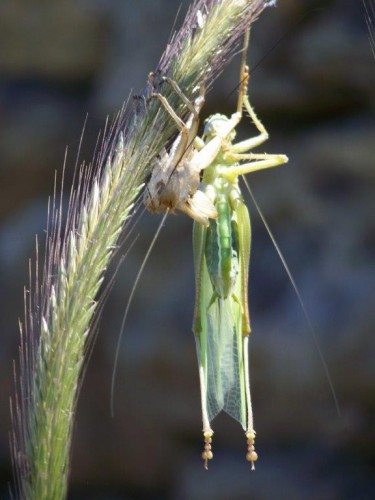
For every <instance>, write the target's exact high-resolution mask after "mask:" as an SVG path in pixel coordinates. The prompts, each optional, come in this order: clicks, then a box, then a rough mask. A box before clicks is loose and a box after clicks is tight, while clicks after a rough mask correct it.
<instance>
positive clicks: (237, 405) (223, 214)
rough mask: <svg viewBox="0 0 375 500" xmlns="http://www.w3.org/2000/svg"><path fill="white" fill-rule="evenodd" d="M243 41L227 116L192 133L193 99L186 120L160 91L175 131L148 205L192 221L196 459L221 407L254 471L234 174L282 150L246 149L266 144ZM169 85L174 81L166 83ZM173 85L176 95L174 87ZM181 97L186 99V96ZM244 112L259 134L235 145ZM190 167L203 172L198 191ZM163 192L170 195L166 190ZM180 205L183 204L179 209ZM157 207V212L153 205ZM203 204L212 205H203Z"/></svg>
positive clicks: (243, 245)
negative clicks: (234, 98) (238, 430)
mask: <svg viewBox="0 0 375 500" xmlns="http://www.w3.org/2000/svg"><path fill="white" fill-rule="evenodd" d="M248 41H249V32H247V33H246V36H245V42H244V50H243V58H242V64H241V72H240V85H239V96H238V103H237V110H236V112H235V113H233V114H232V116H231V117H227V116H225V115H221V114H214V115H212V116H210V117H209V118H208V119H207V120H206V122H205V127H204V133H203V136H202V138H198V137H195V139H194V134H196V130H197V119H198V114H199V111H200V103H199V104H198V102H197V101H196V102H195V104H190V105H189V106H188V107H189V109H190V111H191V115H190V118H189V120H188V122H187V123H186V125H185V124H183V123H181V120H180V119H179V118H178V117H175V116H174V112H173V110H171V109H170V108H169V105H168V103H167V102H166V101H165V99H164V98H163V97H162V96H158V98H159V100H160V101H161V102H162V104H163V105H164V107H165V108H166V109H167V111H168V112H169V113H170V115H171V116H173V117H174V119H175V121H176V123H177V124H179V128H180V131H181V132H180V135H179V137H178V138H177V139H176V142H175V143H174V144H173V145H172V148H171V151H170V153H169V154H168V153H164V157H163V156H162V157H161V158H160V160H158V163H156V164H155V170H154V171H153V174H152V177H151V180H150V183H149V186H148V189H147V192H148V195H147V201H146V204H147V206H148V207H149V208H150V207H151V211H153V212H155V211H163V210H174V209H175V208H178V209H180V210H183V211H184V212H185V213H187V214H188V215H190V216H191V217H192V218H193V219H194V229H193V246H194V266H195V284H196V302H195V312H194V322H193V332H194V335H195V341H196V349H197V357H198V364H199V380H200V389H201V405H202V421H203V436H204V451H203V454H202V457H203V460H204V464H205V467H206V468H207V464H208V460H210V459H212V457H213V454H212V450H211V446H212V444H211V443H212V436H213V430H212V428H211V421H212V420H213V419H214V417H215V416H216V415H217V414H218V413H219V412H220V411H222V410H223V411H225V412H226V413H228V414H229V415H230V416H231V417H233V418H234V419H236V420H237V421H238V422H239V423H240V424H241V425H242V427H243V429H244V431H245V435H246V439H247V447H248V451H247V455H246V457H247V460H248V461H249V462H251V464H252V469H254V462H255V461H256V460H257V454H256V452H255V447H254V441H255V431H254V426H253V413H252V405H251V396H250V379H249V356H248V342H249V334H250V331H251V329H250V319H249V307H248V270H249V262H250V245H251V232H250V217H249V212H248V209H247V207H246V205H245V203H244V201H243V198H242V195H241V190H240V187H239V183H238V177H239V176H241V175H244V174H247V173H250V172H255V171H257V170H261V169H266V168H270V167H275V166H277V165H281V164H283V163H286V162H287V161H288V158H287V157H286V156H285V155H281V154H280V155H279V154H254V153H250V152H249V151H251V150H252V149H253V148H255V147H257V146H259V145H260V144H262V143H263V142H265V141H266V140H267V139H268V133H267V131H266V129H265V128H264V126H263V125H262V123H261V121H260V120H259V119H258V118H257V116H256V114H255V112H254V110H253V108H252V107H251V104H250V102H249V99H248V95H247V93H248V82H249V70H248V67H247V66H246V52H247V47H248ZM170 84H172V85H173V83H172V82H170ZM174 88H175V90H176V92H178V93H179V94H180V93H181V91H180V90H179V89H178V88H177V87H176V86H174ZM181 94H182V93H181ZM180 96H181V98H182V99H184V101H185V100H186V97H184V96H183V95H180ZM198 99H199V98H198ZM244 110H245V111H246V112H247V113H248V115H249V116H250V118H251V120H252V121H253V123H254V125H255V127H256V128H257V130H258V132H259V134H258V135H256V136H255V137H251V138H248V139H245V140H243V141H241V142H237V143H236V142H234V139H235V135H236V127H237V125H238V124H239V122H240V121H241V120H242V118H243V112H244ZM184 134H185V136H186V135H189V139H190V141H189V140H187V141H185V144H188V145H189V144H193V147H190V149H189V147H188V148H187V149H186V151H185V150H180V151H179V152H178V154H177V155H176V151H177V150H178V148H179V146H180V144H181V143H182V142H183V140H185V139H183V135H184ZM177 158H178V159H177ZM180 163H182V165H183V169H184V176H183V182H181V174H180V172H179V170H178V169H179V164H180ZM166 171H167V174H168V175H167V177H165V176H164V177H163V179H162V180H163V182H161V183H159V188H160V187H161V189H159V191H158V186H157V182H156V181H157V180H159V181H160V179H161V178H162V176H163V175H164V174H165V172H166ZM196 172H200V175H201V176H203V177H202V181H201V183H200V187H199V190H198V191H197V187H198V186H197V185H196ZM166 180H167V182H165V181H166ZM181 185H182V186H183V187H184V190H183V191H181V189H180V187H181ZM166 193H167V194H168V196H165V194H166ZM197 193H198V195H197ZM170 199H173V200H174V201H173V203H170ZM168 200H169V201H168ZM193 200H194V202H193V203H192V201H193ZM201 200H202V201H201ZM181 204H182V205H184V204H188V205H189V209H188V210H187V209H185V207H183V208H181ZM155 205H156V206H157V207H158V210H155V209H154V206H155ZM209 206H210V207H211V209H210V210H207V207H209ZM212 207H213V208H212ZM202 214H203V215H202Z"/></svg>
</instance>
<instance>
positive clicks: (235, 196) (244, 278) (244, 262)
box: [230, 189, 258, 470]
mask: <svg viewBox="0 0 375 500" xmlns="http://www.w3.org/2000/svg"><path fill="white" fill-rule="evenodd" d="M230 203H231V205H232V207H233V210H234V211H235V214H236V218H237V223H238V240H239V248H240V254H239V258H240V266H241V305H242V334H243V363H244V376H245V397H246V409H247V425H246V432H245V436H246V438H247V453H246V459H247V460H248V461H249V462H251V469H252V470H254V469H255V466H254V462H255V461H256V460H257V459H258V455H257V453H256V452H255V446H254V444H255V431H254V424H253V408H252V403H251V393H250V375H249V373H250V367H249V337H250V333H251V328H250V317H249V306H248V287H247V284H248V274H249V263H250V248H251V226H250V216H249V211H248V209H247V206H246V205H245V203H244V202H243V200H242V196H241V194H240V192H239V191H238V189H233V190H232V192H231V193H230Z"/></svg>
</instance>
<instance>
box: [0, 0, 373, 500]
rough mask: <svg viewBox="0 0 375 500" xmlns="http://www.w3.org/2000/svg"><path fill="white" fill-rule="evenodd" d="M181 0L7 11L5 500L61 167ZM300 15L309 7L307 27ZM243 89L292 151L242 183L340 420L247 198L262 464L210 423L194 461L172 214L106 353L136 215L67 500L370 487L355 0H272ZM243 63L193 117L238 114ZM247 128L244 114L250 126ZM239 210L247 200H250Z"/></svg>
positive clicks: (368, 283) (364, 183)
mask: <svg viewBox="0 0 375 500" xmlns="http://www.w3.org/2000/svg"><path fill="white" fill-rule="evenodd" d="M180 3H182V7H181V14H180V17H179V20H178V21H177V23H178V24H179V22H181V20H182V18H183V14H184V12H185V11H186V8H187V6H188V4H189V2H188V1H186V0H185V1H182V2H181V1H180V0H168V1H167V0H154V1H152V2H151V1H147V0H137V1H135V0H133V1H131V0H122V1H121V0H109V1H107V2H104V1H99V0H97V1H94V0H93V1H78V2H77V1H76V2H69V1H68V2H51V1H46V0H44V1H43V0H38V1H37V0H33V1H30V0H29V1H28V2H12V1H7V0H3V1H2V2H1V4H0V26H1V28H0V193H1V196H0V217H1V219H0V280H1V286H0V293H1V301H0V308H1V309H0V321H1V330H0V331H1V340H0V343H1V349H0V359H1V363H0V459H1V464H0V483H1V484H0V497H1V498H7V496H8V486H7V484H8V482H9V481H11V467H10V458H9V447H8V431H9V428H10V421H9V403H8V401H9V395H10V394H11V391H12V360H13V359H14V358H15V357H16V356H17V348H18V325H17V319H18V318H19V317H22V308H23V304H22V297H23V286H24V284H26V283H27V281H28V259H29V257H30V256H33V255H34V241H35V238H34V235H35V234H36V233H37V234H39V236H40V238H43V231H44V228H45V226H46V207H47V199H48V196H49V195H50V194H51V193H52V189H53V178H54V172H55V170H57V171H58V172H61V170H62V165H63V160H64V153H65V148H66V146H68V160H67V184H69V179H70V178H71V175H72V171H73V168H74V165H75V161H76V154H77V148H78V144H79V138H80V134H81V130H82V127H83V124H84V121H85V117H86V114H88V119H87V126H86V132H85V134H84V142H83V147H82V151H81V155H80V159H81V160H83V159H85V160H90V159H91V157H92V154H93V150H94V147H95V143H96V138H97V134H98V131H99V130H100V129H101V128H103V126H104V122H105V119H106V116H107V115H110V116H112V115H113V113H114V112H115V111H116V110H118V109H119V108H120V106H121V105H122V103H123V101H124V100H125V99H126V98H127V96H128V95H129V93H130V92H132V91H133V92H138V91H139V90H140V89H141V88H142V87H143V86H144V84H145V80H146V75H147V74H148V72H149V71H150V70H152V69H154V68H155V66H156V64H157V62H158V60H159V57H160V55H161V53H162V51H163V49H164V47H165V44H166V42H167V39H168V36H169V33H170V30H171V28H172V24H173V21H174V18H175V15H176V12H177V10H178V7H179V5H180ZM301 19H302V20H301ZM285 33H287V36H286V37H285V38H284V39H283V40H282V42H280V43H279V44H278V45H277V47H276V48H275V49H274V50H273V51H272V53H271V54H270V55H268V56H267V57H266V59H265V60H264V61H262V63H261V64H260V65H259V66H257V67H256V70H255V71H254V72H253V73H252V77H251V88H250V97H251V100H252V103H253V105H254V107H255V109H256V111H257V113H258V116H259V117H260V118H261V119H262V121H263V123H264V124H265V126H266V127H267V129H268V131H269V132H270V137H271V138H270V140H269V142H268V143H267V144H265V145H264V147H262V150H263V148H264V151H267V152H270V153H286V154H287V155H288V156H289V158H290V163H289V164H288V165H287V166H285V167H280V168H278V169H275V170H270V171H264V172H260V173H257V174H254V175H252V176H250V177H249V181H250V183H251V186H252V188H253V191H254V193H255V195H256V197H257V199H258V201H259V203H260V204H261V206H262V208H263V210H264V213H265V215H266V217H267V219H268V221H269V223H270V225H271V227H272V229H273V230H274V232H275V235H276V238H277V240H278V242H279V245H280V247H281V249H282V250H283V252H284V254H285V257H286V259H287V261H288V263H289V265H290V267H291V269H292V271H293V273H294V276H295V279H296V281H297V283H298V285H299V287H300V291H301V293H302V295H303V297H304V299H305V302H306V306H307V308H308V310H309V313H310V315H311V318H312V321H313V323H314V325H315V327H316V329H317V332H318V338H319V342H320V345H321V348H322V351H323V353H324V356H325V357H326V360H327V363H328V366H329V369H330V371H331V374H332V379H333V383H334V386H335V390H336V393H337V397H338V399H339V401H340V405H341V411H342V416H341V418H338V416H337V414H336V412H335V407H334V403H333V399H332V396H331V394H330V391H329V388H328V384H327V381H326V379H325V375H324V371H323V368H322V365H321V363H320V361H319V357H318V354H317V351H316V348H315V347H314V343H313V340H312V338H311V335H310V334H309V331H308V327H307V324H306V322H305V320H304V317H303V315H302V312H301V308H300V306H299V304H298V301H297V299H296V297H295V295H294V293H293V290H292V287H291V285H290V283H289V282H288V279H287V277H286V274H285V272H284V270H283V268H282V265H281V263H280V261H279V259H278V257H277V254H276V252H275V250H274V248H273V247H272V244H271V242H270V239H269V237H268V236H267V234H266V232H265V230H264V228H263V227H262V224H261V222H260V220H259V217H258V215H257V214H256V212H255V209H254V207H253V206H252V205H251V204H250V205H251V206H250V208H251V212H252V214H253V218H252V219H253V249H252V260H251V270H250V308H251V314H252V328H253V335H252V338H251V378H252V392H253V398H254V411H255V424H256V425H255V428H256V430H257V433H258V438H257V451H258V453H259V456H260V458H259V462H258V464H257V470H256V472H255V473H254V472H253V473H251V472H250V470H249V466H248V464H247V463H246V461H245V451H246V450H245V440H244V436H243V432H242V429H241V428H240V426H239V425H238V424H236V423H234V422H232V421H231V420H230V419H229V418H227V417H226V416H220V417H218V418H217V419H216V420H215V422H214V430H215V441H214V453H215V459H214V460H213V461H212V463H211V464H210V468H209V471H208V472H205V471H204V470H203V467H202V463H201V459H200V453H201V449H202V440H201V420H200V418H201V417H200V403H199V401H200V400H199V392H198V376H197V366H196V359H195V351H194V340H193V335H192V333H191V331H190V330H191V322H192V312H193V300H194V279H193V262H192V249H191V221H190V220H188V219H187V218H186V217H183V216H182V215H178V216H176V217H170V218H169V220H168V222H167V224H166V226H165V228H164V229H163V231H162V235H161V237H160V239H159V241H158V243H157V245H156V248H155V250H154V252H153V254H152V257H151V259H150V261H149V263H148V265H147V267H146V271H145V273H144V275H143V278H142V280H141V283H140V285H139V286H138V289H137V291H136V294H135V298H134V302H133V304H132V307H131V311H130V315H129V318H128V322H127V326H126V334H125V337H124V340H123V343H122V348H121V353H120V360H119V371H118V375H117V388H116V393H115V418H114V419H111V417H110V410H109V393H110V379H111V372H112V367H113V363H114V351H115V344H116V341H117V336H118V334H119V329H120V324H121V319H122V315H123V312H124V309H125V306H126V302H127V298H128V295H129V289H130V286H131V283H132V281H133V279H134V276H135V274H136V272H137V270H138V268H139V266H140V263H141V261H142V258H143V255H144V253H145V251H146V249H147V246H148V244H149V242H150V240H151V238H152V235H153V233H154V231H155V228H156V226H157V224H158V218H157V217H151V216H149V215H144V216H143V217H142V220H141V222H140V223H139V224H138V225H137V227H136V229H135V232H134V233H133V234H139V237H138V239H137V241H136V243H135V245H134V247H133V249H132V252H131V254H130V255H129V256H128V257H127V258H126V261H125V263H124V264H123V266H122V267H121V269H120V271H119V273H118V278H117V281H116V285H115V287H114V289H113V291H112V293H111V295H110V297H109V299H108V302H107V304H106V306H105V309H104V315H103V319H102V321H101V323H100V329H99V333H98V338H97V342H96V345H95V349H94V352H93V356H92V358H91V360H90V363H89V367H88V372H87V376H86V378H85V380H84V384H83V388H82V392H81V396H80V401H79V406H78V415H77V422H76V428H75V434H74V444H73V470H72V475H71V488H70V496H69V498H71V499H89V498H90V499H98V500H99V499H100V500H102V499H173V500H175V499H184V500H193V499H194V500H195V499H200V498H205V500H211V499H212V500H213V499H215V500H217V499H219V500H225V499H229V498H230V499H235V500H241V499H247V498H252V499H256V500H258V499H262V500H269V499H274V498H282V499H284V498H285V499H292V500H294V499H296V500H299V499H302V498H303V499H308V500H310V499H314V500H315V499H324V500H336V499H337V500H338V499H340V500H341V499H367V498H368V499H370V498H375V484H374V455H375V452H374V450H375V448H374V444H375V443H374V441H375V430H374V429H375V426H374V413H375V381H374V380H375V379H374V376H375V361H374V359H375V346H374V327H375V313H374V308H375V303H374V297H375V275H374V271H375V264H374V254H375V250H374V248H375V220H374V183H375V168H374V167H375V161H374V158H375V126H374V104H375V59H374V57H373V55H372V53H371V49H370V44H369V41H368V33H367V27H366V23H365V17H364V9H363V5H362V2H361V1H360V0H336V1H334V0H331V1H329V0H299V1H298V2H296V1H294V0H293V1H292V0H280V1H279V6H278V8H277V9H268V10H267V11H266V12H265V13H264V14H263V15H262V16H261V18H260V20H259V21H258V22H257V23H256V25H255V26H254V28H253V30H252V35H251V47H250V54H249V62H250V65H251V67H254V66H255V65H256V64H257V62H258V61H259V60H260V59H261V58H262V57H263V56H264V54H266V52H267V50H268V49H269V48H270V47H272V46H273V45H274V44H275V43H276V42H277V40H278V39H279V38H280V37H282V36H283V35H284V34H285ZM238 66H239V63H238V60H237V61H234V62H233V64H231V65H230V66H229V67H228V68H227V69H226V70H225V72H224V74H223V75H222V78H221V79H220V81H218V82H217V84H216V85H215V89H214V91H213V92H211V94H210V95H209V96H208V102H207V105H206V107H205V109H204V115H205V116H207V115H209V114H210V113H212V112H224V113H231V112H232V111H233V109H234V106H235V93H234V94H233V95H232V96H231V97H230V98H228V94H229V93H230V92H231V91H232V89H233V88H234V87H235V85H236V83H237V79H238ZM253 133H254V129H253V127H252V126H251V124H250V123H247V124H246V125H244V127H243V128H242V130H241V136H249V135H251V134H253ZM249 203H250V202H249Z"/></svg>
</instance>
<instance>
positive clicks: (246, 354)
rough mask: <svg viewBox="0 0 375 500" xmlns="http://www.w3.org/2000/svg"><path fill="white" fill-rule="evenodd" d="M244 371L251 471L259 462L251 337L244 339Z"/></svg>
mask: <svg viewBox="0 0 375 500" xmlns="http://www.w3.org/2000/svg"><path fill="white" fill-rule="evenodd" d="M243 356H244V370H245V391H246V402H247V428H246V432H245V436H246V439H247V453H246V460H248V462H251V470H255V464H254V462H256V461H257V460H258V455H257V453H256V451H255V446H254V443H255V431H254V422H253V407H252V404H251V394H250V375H249V373H250V371H249V335H246V337H245V338H244V354H243Z"/></svg>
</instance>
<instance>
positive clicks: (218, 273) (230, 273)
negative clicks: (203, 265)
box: [205, 194, 239, 298]
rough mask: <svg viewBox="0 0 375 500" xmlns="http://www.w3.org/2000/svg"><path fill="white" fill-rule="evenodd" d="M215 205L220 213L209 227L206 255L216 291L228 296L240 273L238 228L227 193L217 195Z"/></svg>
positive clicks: (220, 295) (219, 294)
mask: <svg viewBox="0 0 375 500" xmlns="http://www.w3.org/2000/svg"><path fill="white" fill-rule="evenodd" d="M215 207H216V209H217V211H218V214H219V215H218V218H217V219H216V220H213V219H211V221H210V226H209V228H208V229H207V236H206V247H205V257H206V262H207V268H208V273H209V275H210V280H211V283H212V286H213V288H214V290H215V292H216V293H217V294H218V296H219V297H222V298H226V297H228V296H229V295H230V294H231V292H232V289H233V287H234V285H235V283H236V279H237V275H238V266H239V261H238V230H237V224H236V222H235V221H234V220H232V209H231V207H230V205H229V203H228V199H227V196H226V195H224V194H220V195H219V196H218V197H217V200H216V203H215Z"/></svg>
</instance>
